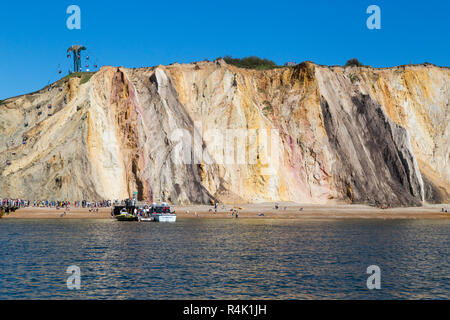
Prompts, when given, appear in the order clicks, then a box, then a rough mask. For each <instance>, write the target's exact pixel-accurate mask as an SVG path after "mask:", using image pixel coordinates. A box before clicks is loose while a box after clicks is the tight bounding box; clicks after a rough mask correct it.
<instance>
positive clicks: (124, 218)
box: [115, 209, 138, 221]
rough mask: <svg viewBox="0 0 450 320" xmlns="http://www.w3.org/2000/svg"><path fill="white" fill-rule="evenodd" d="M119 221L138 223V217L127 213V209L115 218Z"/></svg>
mask: <svg viewBox="0 0 450 320" xmlns="http://www.w3.org/2000/svg"><path fill="white" fill-rule="evenodd" d="M115 218H116V220H117V221H137V220H138V217H137V216H135V215H133V214H131V213H128V211H126V210H125V209H122V210H121V211H120V214H118V215H116V216H115Z"/></svg>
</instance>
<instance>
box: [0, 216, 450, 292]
mask: <svg viewBox="0 0 450 320" xmlns="http://www.w3.org/2000/svg"><path fill="white" fill-rule="evenodd" d="M449 247H450V221H449V220H371V219H362V220H315V221H303V220H281V219H273V220H271V219H228V220H227V219H223V220H222V219H186V220H182V219H179V220H178V221H177V222H176V223H152V222H149V223H137V222H118V221H115V220H69V219H60V220H58V219H54V220H51V219H49V220H46V219H42V220H10V219H2V220H0V299H449V298H450V268H449V267H450V266H449V260H448V256H449ZM371 265H376V266H378V267H379V268H380V284H381V288H380V289H379V290H378V289H373V290H369V289H368V287H367V278H368V277H370V274H367V268H368V267H369V266H371ZM70 266H76V267H78V268H79V270H80V274H79V280H80V282H79V290H77V289H76V288H75V289H74V288H73V287H72V289H70V286H68V284H67V282H68V281H67V280H68V278H69V277H71V276H72V274H70V273H67V271H68V270H67V269H68V267H70Z"/></svg>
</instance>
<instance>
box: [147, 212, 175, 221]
mask: <svg viewBox="0 0 450 320" xmlns="http://www.w3.org/2000/svg"><path fill="white" fill-rule="evenodd" d="M153 218H154V219H155V221H156V222H175V221H177V215H176V214H155V215H154V216H153Z"/></svg>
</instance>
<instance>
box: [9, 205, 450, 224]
mask: <svg viewBox="0 0 450 320" xmlns="http://www.w3.org/2000/svg"><path fill="white" fill-rule="evenodd" d="M233 208H237V210H238V212H239V214H238V217H239V219H251V218H253V219H305V220H316V219H450V212H447V213H446V212H442V211H441V209H442V208H446V209H447V211H450V210H449V205H448V204H439V205H426V206H422V207H400V208H390V209H379V208H375V207H371V206H367V205H356V204H352V205H345V204H341V205H313V204H297V203H279V208H278V209H275V206H274V204H273V203H264V204H241V205H219V206H218V208H217V213H215V212H214V211H215V210H214V206H210V205H188V206H172V210H175V212H176V213H177V219H235V217H234V216H233V215H232V212H231V211H232V210H233ZM93 210H95V211H94V212H89V208H71V209H70V211H69V210H65V209H63V208H60V209H59V210H57V209H55V208H39V207H29V208H20V209H18V210H17V211H15V212H13V213H10V214H7V215H4V216H3V218H2V219H111V208H98V212H96V209H93ZM64 213H65V214H64Z"/></svg>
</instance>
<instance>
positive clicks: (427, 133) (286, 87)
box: [0, 60, 450, 205]
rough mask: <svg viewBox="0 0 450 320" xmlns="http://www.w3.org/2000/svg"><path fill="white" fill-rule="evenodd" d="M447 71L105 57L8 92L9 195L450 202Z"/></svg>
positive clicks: (2, 144) (1, 109) (1, 179)
mask: <svg viewBox="0 0 450 320" xmlns="http://www.w3.org/2000/svg"><path fill="white" fill-rule="evenodd" d="M449 81H450V69H448V68H441V67H436V66H433V65H414V66H401V67H395V68H387V69H373V68H369V67H361V68H357V67H349V68H342V67H325V66H318V65H315V64H312V63H309V62H308V63H303V64H301V65H298V66H296V67H289V68H288V67H286V68H278V69H273V70H267V71H257V70H247V69H240V68H237V67H234V66H231V65H227V64H226V63H225V62H224V61H223V60H217V61H215V62H206V61H205V62H198V63H192V64H183V65H179V64H174V65H170V66H157V67H153V68H141V69H126V68H116V67H103V68H102V69H101V70H100V71H99V72H97V73H95V74H94V75H93V76H92V77H91V78H90V79H89V81H87V82H85V81H81V79H80V78H77V77H73V78H70V79H62V80H60V81H58V82H57V83H55V84H53V85H52V89H51V90H49V88H44V89H42V90H40V91H38V92H35V93H32V94H28V95H24V96H20V97H15V98H11V99H7V100H5V101H3V102H1V104H0V188H1V189H0V197H12V198H25V199H69V200H75V199H122V198H127V197H130V196H132V194H133V192H135V191H137V192H139V197H140V198H143V199H149V200H152V199H154V200H158V198H159V197H161V198H163V199H165V200H167V201H171V202H174V203H208V202H210V201H211V200H213V199H217V200H219V201H223V202H255V201H280V200H282V201H286V200H291V201H298V202H311V203H327V202H331V201H344V202H355V203H375V202H379V203H390V204H392V205H420V204H422V203H424V201H426V202H449V199H450V189H449V182H450V163H449V160H450V158H449V157H450V156H449V148H450V147H449V146H450V144H449V142H450V136H449V128H448V125H447V124H448V123H449V120H450V119H449V117H450V116H449V97H450V90H449ZM49 105H51V108H49ZM180 159H181V160H180Z"/></svg>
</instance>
